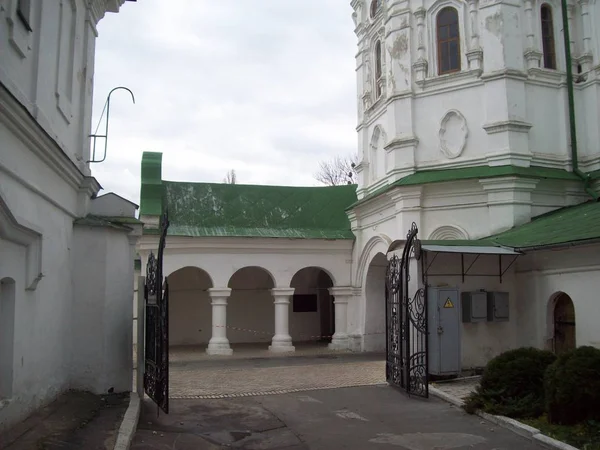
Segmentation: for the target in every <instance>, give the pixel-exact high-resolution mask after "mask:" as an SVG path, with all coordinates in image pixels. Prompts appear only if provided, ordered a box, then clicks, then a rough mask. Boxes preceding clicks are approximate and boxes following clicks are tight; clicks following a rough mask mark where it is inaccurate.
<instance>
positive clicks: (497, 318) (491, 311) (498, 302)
mask: <svg viewBox="0 0 600 450" xmlns="http://www.w3.org/2000/svg"><path fill="white" fill-rule="evenodd" d="M487 294H488V295H487V310H488V321H490V322H506V321H507V320H508V317H509V311H508V309H509V306H508V292H488V293H487Z"/></svg>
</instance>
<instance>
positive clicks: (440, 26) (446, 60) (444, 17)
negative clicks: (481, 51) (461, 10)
mask: <svg viewBox="0 0 600 450" xmlns="http://www.w3.org/2000/svg"><path fill="white" fill-rule="evenodd" d="M436 28H437V57H438V74H439V75H443V74H446V73H452V72H459V71H460V65H461V64H460V23H459V20H458V11H457V10H456V9H454V8H452V7H451V6H448V7H446V8H444V9H442V10H441V11H440V12H439V13H438V15H437V18H436Z"/></svg>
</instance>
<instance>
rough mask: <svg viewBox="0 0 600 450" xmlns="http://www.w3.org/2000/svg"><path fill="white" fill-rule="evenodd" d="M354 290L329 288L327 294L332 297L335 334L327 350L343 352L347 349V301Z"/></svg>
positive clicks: (346, 287)
mask: <svg viewBox="0 0 600 450" xmlns="http://www.w3.org/2000/svg"><path fill="white" fill-rule="evenodd" d="M353 292H354V289H353V288H351V287H348V286H345V287H332V288H329V293H330V294H331V295H332V296H333V297H334V301H333V305H334V308H335V312H334V315H335V332H334V333H333V337H332V339H331V344H329V348H330V349H332V350H343V349H347V348H348V343H349V340H348V301H349V300H350V298H352V295H353Z"/></svg>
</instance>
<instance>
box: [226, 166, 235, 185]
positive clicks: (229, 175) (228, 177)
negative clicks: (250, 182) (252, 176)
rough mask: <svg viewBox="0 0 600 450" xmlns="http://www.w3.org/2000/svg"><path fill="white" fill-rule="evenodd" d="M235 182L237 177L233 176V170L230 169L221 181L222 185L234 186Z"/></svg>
mask: <svg viewBox="0 0 600 450" xmlns="http://www.w3.org/2000/svg"><path fill="white" fill-rule="evenodd" d="M236 182H237V176H236V174H235V169H231V170H230V171H228V172H227V175H225V178H224V179H223V183H227V184H236Z"/></svg>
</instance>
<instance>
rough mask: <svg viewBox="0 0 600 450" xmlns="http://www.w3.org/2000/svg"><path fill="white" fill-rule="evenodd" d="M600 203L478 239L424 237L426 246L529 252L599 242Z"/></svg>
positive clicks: (562, 210)
mask: <svg viewBox="0 0 600 450" xmlns="http://www.w3.org/2000/svg"><path fill="white" fill-rule="evenodd" d="M599 224H600V202H596V201H588V202H585V203H581V204H579V205H575V206H568V207H565V208H560V209H557V210H555V211H552V212H549V213H546V214H542V215H540V216H536V217H534V218H533V219H532V220H531V221H530V222H527V223H525V224H523V225H519V226H516V227H513V228H511V229H510V230H507V231H504V232H502V233H497V234H494V235H492V236H487V237H485V238H482V239H476V240H447V241H445V240H441V241H437V240H423V241H421V243H422V244H423V245H441V246H448V247H451V246H462V247H505V248H511V249H514V250H517V251H525V252H526V251H528V250H533V249H542V248H544V247H553V246H560V245H577V244H586V243H590V242H600V225H599Z"/></svg>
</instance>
